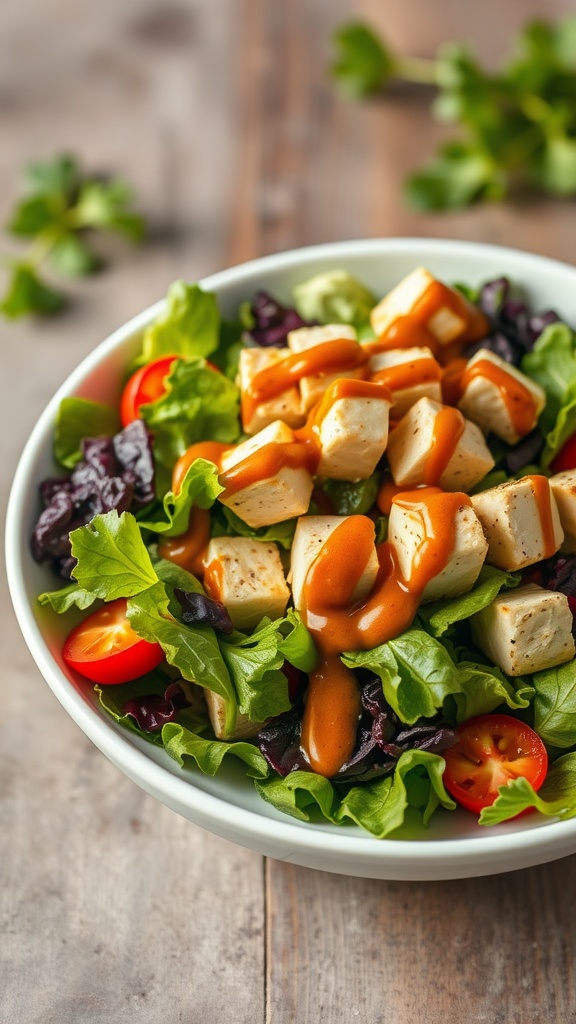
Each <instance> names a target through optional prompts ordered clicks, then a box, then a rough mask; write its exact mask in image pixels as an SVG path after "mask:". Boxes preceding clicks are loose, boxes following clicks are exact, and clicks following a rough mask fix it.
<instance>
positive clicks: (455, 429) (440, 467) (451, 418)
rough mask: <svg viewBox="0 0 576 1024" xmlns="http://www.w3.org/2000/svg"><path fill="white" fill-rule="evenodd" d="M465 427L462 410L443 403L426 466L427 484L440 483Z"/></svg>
mask: <svg viewBox="0 0 576 1024" xmlns="http://www.w3.org/2000/svg"><path fill="white" fill-rule="evenodd" d="M465 429H466V420H465V419H464V416H463V415H462V413H461V412H460V410H459V409H453V408H452V406H451V405H443V406H442V408H441V409H440V410H439V412H438V413H437V415H436V418H435V420H434V431H433V434H432V447H431V449H430V454H429V455H428V458H427V460H426V465H425V467H424V483H425V484H427V485H433V486H435V485H436V484H439V483H440V479H441V477H442V474H443V473H444V471H445V469H446V467H447V465H448V463H449V462H450V459H451V458H452V456H453V455H454V452H455V451H456V447H457V445H458V441H459V440H460V438H461V437H462V434H463V433H464V431H465Z"/></svg>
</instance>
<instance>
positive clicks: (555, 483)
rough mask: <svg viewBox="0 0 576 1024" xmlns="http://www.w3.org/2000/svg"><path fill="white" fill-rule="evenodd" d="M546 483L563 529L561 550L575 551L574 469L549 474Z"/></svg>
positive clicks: (575, 471)
mask: <svg viewBox="0 0 576 1024" xmlns="http://www.w3.org/2000/svg"><path fill="white" fill-rule="evenodd" d="M548 483H549V484H550V488H551V490H552V494H553V495H554V497H555V499H556V505H557V506H558V514H559V516H560V522H561V524H562V529H563V530H564V543H563V544H562V550H563V551H565V552H566V553H567V554H574V553H575V552H576V469H566V470H564V472H563V473H556V475H555V476H551V477H550V479H549V481H548Z"/></svg>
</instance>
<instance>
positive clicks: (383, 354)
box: [207, 268, 576, 738]
mask: <svg viewBox="0 0 576 1024" xmlns="http://www.w3.org/2000/svg"><path fill="white" fill-rule="evenodd" d="M436 285H438V288H437V294H438V296H439V299H438V303H437V305H436V307H433V306H432V307H430V308H428V306H429V304H428V306H427V305H426V302H425V301H424V300H425V299H426V297H427V296H429V295H430V294H431V292H430V289H434V287H435V286H436ZM454 295H455V293H452V292H451V290H450V289H447V288H446V287H445V286H443V285H440V283H439V282H436V281H435V279H434V278H433V277H432V275H431V274H430V273H429V272H428V271H427V270H425V269H424V268H418V269H417V270H415V271H414V272H413V273H411V274H410V275H409V276H408V277H406V278H405V279H404V280H403V281H401V282H400V284H399V285H397V287H395V288H394V289H393V290H392V291H391V292H390V293H389V294H388V295H386V296H385V298H383V299H382V300H381V302H379V303H378V305H377V306H376V307H375V308H374V309H373V310H372V314H371V324H372V327H373V330H374V332H375V334H376V336H377V339H379V340H377V342H374V343H371V342H361V343H360V342H357V336H356V332H355V330H354V328H352V327H348V326H343V325H341V324H327V325H323V326H318V327H303V328H300V329H298V330H294V331H292V332H290V334H289V336H288V346H287V348H285V349H261V348H245V349H243V350H242V353H241V356H240V366H239V378H238V380H239V385H240V387H241V389H242V391H243V392H246V389H248V388H249V386H250V385H251V383H252V382H253V381H254V380H255V378H256V377H257V376H258V374H260V373H261V371H263V370H267V369H268V368H269V367H275V366H277V367H281V365H282V362H283V361H284V360H286V359H290V358H291V357H293V356H294V354H295V353H306V352H308V351H309V350H311V349H317V348H318V347H319V346H320V347H321V346H323V345H325V344H327V343H330V342H335V341H339V340H343V341H346V342H347V343H348V345H349V343H350V342H356V343H357V344H358V345H359V346H361V349H360V356H361V357H360V359H359V366H358V368H355V369H349V370H344V371H342V372H339V373H332V372H329V373H324V374H322V373H317V374H310V375H308V376H304V377H301V378H300V379H299V380H297V381H296V383H293V382H292V378H291V379H290V382H289V383H288V386H287V387H286V389H285V390H284V391H282V392H281V393H279V394H277V395H276V397H274V398H271V399H270V400H267V401H264V402H261V403H260V404H259V405H257V407H256V409H255V410H254V409H253V408H251V407H250V404H249V403H245V404H243V428H244V431H245V434H246V435H248V438H247V439H246V440H243V441H241V442H240V443H239V444H237V445H236V446H234V447H233V448H231V449H230V450H229V451H227V452H226V454H225V455H224V456H223V457H222V462H221V467H220V468H221V482H223V483H224V485H225V487H226V490H225V491H224V493H223V494H222V495H221V497H220V499H219V500H220V501H221V502H222V503H223V504H224V505H226V506H227V507H228V508H230V509H231V510H233V511H234V512H235V513H236V514H237V515H238V516H239V517H240V518H241V519H242V520H243V521H244V522H245V523H247V524H248V526H249V527H252V528H255V529H258V528H260V527H266V526H270V525H272V524H275V523H281V522H283V521H285V520H291V519H297V526H296V531H295V535H294V540H293V544H292V549H291V555H290V566H289V575H288V582H289V584H290V588H289V586H288V582H287V581H286V578H285V569H284V567H283V562H282V558H281V556H280V552H279V550H278V548H277V546H276V545H275V544H270V543H264V542H258V541H253V540H250V539H246V538H240V537H224V538H214V539H213V540H212V541H211V542H210V545H209V548H208V554H207V565H208V570H207V586H208V590H209V593H210V594H211V595H212V596H213V597H215V598H217V599H218V600H219V601H222V602H223V603H224V604H225V606H226V607H227V609H228V611H229V613H230V616H231V619H232V622H233V623H234V625H235V626H236V627H237V628H240V629H249V628H251V627H253V626H255V625H256V624H257V623H258V621H259V620H260V619H261V617H262V616H264V615H268V616H270V617H272V618H275V617H278V616H281V615H283V614H284V613H285V609H286V607H287V604H288V602H289V600H290V594H291V598H292V602H293V604H294V606H295V608H296V609H298V610H301V609H302V608H303V602H304V589H305V582H306V578H307V576H308V573H309V571H310V569H311V567H312V565H313V564H314V562H315V560H316V558H317V557H318V555H319V553H320V551H321V550H322V548H323V546H324V544H325V543H326V542H327V540H328V538H329V537H330V536H331V534H332V533H333V531H334V530H335V529H336V528H337V527H338V525H339V524H340V523H341V522H342V519H343V517H342V516H336V515H315V514H312V515H308V514H307V513H308V511H309V508H310V503H311V498H312V492H313V488H314V486H315V483H317V484H319V485H320V486H321V484H322V479H323V478H328V479H333V480H340V481H350V482H352V483H354V482H357V481H362V480H367V479H368V478H369V477H371V476H372V474H373V473H374V471H375V469H376V468H379V469H382V470H384V472H386V471H388V472H389V473H390V474H391V477H392V480H393V482H394V485H396V488H399V489H400V490H407V491H412V492H413V489H414V488H418V487H421V486H423V485H426V484H430V483H433V484H437V485H438V486H439V487H440V488H441V489H442V490H443V491H445V492H465V493H468V492H470V491H472V490H473V489H474V488H475V487H476V485H477V484H479V483H480V481H481V480H482V479H483V478H484V477H485V476H486V475H487V473H489V471H490V470H491V469H492V468H493V467H494V458H493V456H492V454H491V451H490V449H489V447H488V445H487V443H486V435H488V434H495V435H496V436H497V437H499V438H501V439H502V440H504V441H505V442H507V443H508V444H516V443H517V442H518V441H519V440H520V439H521V437H522V436H524V435H525V434H527V433H528V432H529V431H531V430H532V429H533V427H534V426H535V425H536V423H537V420H538V417H539V415H540V413H541V411H542V409H543V406H544V402H545V395H544V392H543V391H542V389H541V388H540V387H539V386H538V385H537V384H535V383H534V382H533V381H531V380H530V379H529V378H528V377H526V376H525V374H523V373H521V372H520V371H519V370H517V369H516V368H515V367H513V366H510V365H509V364H508V363H505V362H504V361H503V360H501V359H500V358H499V357H498V356H496V355H494V353H493V352H491V351H489V350H487V349H481V350H480V351H478V352H476V354H475V355H474V356H473V357H472V358H471V359H470V360H469V361H468V363H467V365H466V366H465V368H464V370H463V376H462V385H461V390H460V393H459V397H458V398H454V399H453V401H454V402H456V401H457V408H455V407H451V408H450V410H449V412H450V416H451V417H453V418H452V420H450V419H449V417H448V412H447V407H446V406H443V405H442V373H443V371H442V367H441V366H440V364H439V363H438V362H436V359H439V360H440V361H442V360H443V356H442V352H446V351H448V347H449V346H452V345H453V343H455V342H456V341H458V340H459V339H464V340H466V339H468V340H470V334H466V332H467V330H468V329H469V321H468V320H467V312H466V310H467V303H466V301H465V300H464V299H463V298H462V297H461V296H456V297H454ZM451 296H452V297H451ZM423 310H424V311H425V312H423ZM412 315H414V322H415V324H416V325H417V327H418V329H417V330H415V335H414V340H413V342H412V347H410V346H409V345H408V347H398V348H392V347H390V346H389V345H388V344H383V342H382V339H384V337H385V336H386V337H388V336H390V334H389V332H390V331H391V329H392V328H393V327H394V326H395V325H397V324H398V323H399V322H402V323H403V324H404V325H405V322H406V318H409V317H410V316H412ZM423 332H424V334H423ZM426 332H427V335H426ZM426 336H428V337H430V339H431V341H430V345H431V346H432V349H431V348H429V347H427V342H426V340H424V341H423V338H424V339H425V337H426ZM371 345H372V347H371ZM292 362H294V360H293V359H292ZM419 368H420V370H419ZM342 378H345V379H347V380H349V381H351V382H352V383H353V382H354V381H360V382H373V383H369V384H368V385H366V384H364V383H362V385H360V384H354V386H351V387H349V386H348V385H346V387H345V388H344V389H341V390H340V391H335V390H334V387H332V385H333V384H334V381H336V380H341V379H342ZM495 381H496V383H495ZM376 384H378V385H379V386H378V388H377V389H376V391H377V392H378V393H376V392H375V391H366V393H363V392H362V387H364V388H365V389H367V388H368V387H374V388H375V387H376ZM328 389H330V390H328ZM514 389H516V390H514ZM332 392H334V395H335V397H334V400H333V401H332V400H331V396H332ZM268 393H269V392H268ZM514 394H516V395H520V396H522V395H524V396H528V397H527V401H526V403H525V409H524V412H525V415H524V420H523V421H522V422H523V426H522V430H521V431H519V428H518V424H519V422H520V421H519V418H518V415H516V413H517V410H515V409H514V408H513V407H512V406H511V404H510V403H511V399H510V396H511V395H514ZM323 397H324V400H323V401H322V404H321V405H319V403H320V402H321V400H322V399H323ZM530 403H532V405H531V404H530ZM319 410H320V411H319ZM526 410H527V411H526ZM389 416H390V417H391V422H390V423H389ZM447 422H450V423H453V424H454V425H455V429H454V431H453V444H452V446H451V447H450V446H448V447H449V449H450V451H449V457H448V459H447V461H446V462H445V464H441V466H440V470H441V472H440V475H439V478H438V479H435V480H433V479H430V466H431V465H432V464H433V465H434V466H436V465H437V450H438V444H439V441H438V437H439V436H440V434H441V432H442V430H444V432H446V428H445V424H446V423H447ZM301 428H304V429H301ZM311 431H312V432H313V435H314V444H315V445H316V449H317V461H316V463H313V462H312V463H311V462H310V461H306V459H302V461H301V462H300V463H299V462H298V460H297V459H296V460H294V459H292V460H291V459H286V460H285V461H284V462H283V460H282V458H280V459H278V460H277V462H276V463H275V461H274V458H269V456H271V455H273V454H274V453H275V452H276V453H277V452H279V451H280V449H282V450H284V449H285V450H286V451H287V450H288V449H290V450H291V451H292V450H293V449H297V448H298V446H299V445H302V446H304V445H306V444H309V443H310V432H311ZM307 450H308V449H307ZM259 464H262V465H264V466H266V467H267V468H266V472H265V474H264V475H263V476H259V475H258V473H257V472H252V470H253V469H254V467H255V466H257V465H259ZM234 474H236V478H238V479H239V478H240V477H242V479H244V477H245V481H246V482H244V483H243V484H242V486H239V487H238V486H229V485H228V481H229V480H230V479H231V477H234ZM452 500H453V499H452ZM430 536H431V527H430V523H429V522H428V521H427V507H426V503H425V501H421V502H419V501H418V500H417V495H414V493H412V494H411V496H410V498H409V500H406V501H404V502H402V500H398V501H394V502H393V503H392V507H391V512H390V516H389V523H388V541H389V543H390V544H391V545H392V546H393V548H394V550H395V556H396V562H397V565H398V566H399V570H400V572H401V575H402V578H403V579H404V580H410V578H411V576H412V573H413V572H414V571H415V567H416V566H417V565H418V562H419V559H420V557H421V552H422V550H423V549H424V547H425V545H426V543H427V539H428V538H429V537H430ZM453 537H454V540H453V549H452V551H451V553H450V555H449V558H448V561H447V562H446V563H445V564H444V565H443V567H441V569H440V570H439V571H438V572H437V573H436V575H435V576H433V577H432V578H431V579H430V580H429V582H428V583H427V585H426V587H425V589H424V591H423V593H422V600H423V601H435V600H440V599H451V598H454V597H457V596H458V595H460V594H463V593H466V592H467V591H469V590H470V589H471V588H472V587H473V586H474V584H475V582H476V580H477V578H478V575H479V573H480V570H481V568H482V566H483V564H484V562H487V563H488V564H489V565H493V566H496V567H498V568H500V569H504V570H507V571H517V570H521V569H523V568H525V567H526V566H530V565H533V564H534V563H536V562H539V561H541V560H542V559H543V558H548V557H550V556H551V555H552V554H553V553H554V552H556V551H558V550H559V549H560V547H561V546H563V550H565V551H571V552H575V551H576V470H571V471H569V472H564V473H559V474H557V475H556V476H553V477H552V478H551V479H550V481H549V483H548V482H546V480H545V478H543V477H531V476H527V477H525V478H522V479H520V480H515V481H510V482H508V483H504V484H501V485H499V486H497V487H491V488H489V489H486V490H483V491H480V492H479V493H478V494H475V495H473V496H472V497H471V504H470V501H469V500H463V501H462V504H461V506H459V507H458V508H457V511H456V513H455V516H454V533H453ZM378 571H379V563H378V555H377V550H376V546H374V549H373V552H372V554H371V556H370V558H369V560H368V562H367V564H366V567H365V570H364V572H363V574H362V577H361V579H360V581H359V583H358V586H357V588H356V593H355V595H354V601H355V602H362V601H363V600H365V599H366V598H367V597H368V596H369V594H370V593H371V591H372V590H373V588H374V586H375V583H376V579H377V576H378ZM471 621H472V629H473V637H474V641H475V643H476V644H477V646H478V647H479V648H480V649H481V650H482V651H483V652H484V653H485V654H487V655H488V656H489V657H490V658H492V660H493V661H494V662H495V664H496V665H498V666H499V667H500V668H501V669H502V670H503V671H504V672H507V673H508V674H510V675H513V676H515V675H519V674H521V673H523V672H534V671H537V670H539V669H544V668H547V667H549V666H551V665H556V664H560V663H562V662H564V661H568V660H569V659H571V658H572V657H574V653H575V651H574V641H573V638H572V614H571V611H570V607H569V605H568V600H567V598H566V597H564V596H563V595H562V594H560V593H555V592H550V591H547V590H544V589H542V588H541V587H539V586H536V585H525V586H521V587H519V588H518V589H517V590H510V591H507V592H505V593H501V594H500V596H498V597H497V598H496V599H495V600H494V601H493V602H492V603H491V604H490V605H489V606H488V607H487V608H485V609H484V610H483V611H481V612H478V613H477V614H476V615H475V616H474V617H473V619H472V620H471ZM208 699H209V702H210V704H211V707H210V711H211V716H212V720H213V724H214V728H215V730H216V733H217V735H218V736H221V735H223V732H222V730H223V728H224V726H223V721H224V718H223V708H222V706H221V702H219V698H217V697H215V696H214V695H213V694H209V695H208ZM257 728H258V724H257V725H256V727H254V723H249V722H244V721H242V719H241V717H240V720H239V723H238V725H237V730H236V732H235V735H236V736H242V735H250V734H251V732H254V731H257ZM227 738H229V737H227Z"/></svg>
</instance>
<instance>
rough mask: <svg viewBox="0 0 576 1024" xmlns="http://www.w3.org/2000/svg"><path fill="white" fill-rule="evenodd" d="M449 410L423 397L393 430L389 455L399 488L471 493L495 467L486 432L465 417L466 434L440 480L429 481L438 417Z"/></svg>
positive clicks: (455, 449) (456, 447) (393, 474)
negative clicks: (434, 486) (430, 486)
mask: <svg viewBox="0 0 576 1024" xmlns="http://www.w3.org/2000/svg"><path fill="white" fill-rule="evenodd" d="M446 408H448V407H446V406H442V405H440V404H439V403H438V402H433V401H431V399H429V398H420V399H419V401H418V402H416V404H415V405H413V406H412V407H411V408H410V409H409V410H408V412H407V413H406V415H405V416H403V418H402V419H401V420H400V422H399V423H398V424H397V425H396V427H395V428H394V430H392V431H391V433H390V437H389V438H388V448H387V455H388V461H389V463H390V469H391V472H392V476H393V478H394V483H395V484H397V486H399V487H411V486H415V485H416V484H422V483H427V482H429V483H432V482H434V483H439V485H440V487H442V488H443V489H444V490H445V491H469V490H471V488H472V487H474V485H475V484H477V483H478V481H479V480H481V479H482V477H484V476H486V473H488V472H489V471H490V470H491V469H492V467H493V466H494V459H493V458H492V454H491V452H490V450H489V448H488V447H487V445H486V442H485V440H484V437H483V436H482V431H481V430H480V428H479V427H477V426H476V424H475V423H470V421H469V420H465V419H464V417H462V419H464V432H463V433H462V435H461V436H460V437H459V438H458V440H457V441H456V444H455V447H454V450H453V451H452V453H451V454H450V457H449V458H448V460H447V462H446V465H445V468H444V469H443V471H442V472H441V474H440V479H439V480H434V481H432V480H429V479H428V474H427V466H428V465H429V460H430V459H431V457H432V454H433V452H434V450H435V429H436V426H437V417H438V415H439V414H440V413H441V411H442V410H443V409H446ZM453 412H456V410H453ZM443 415H444V413H443ZM459 422H460V421H459Z"/></svg>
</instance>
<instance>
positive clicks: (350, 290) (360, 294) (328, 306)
mask: <svg viewBox="0 0 576 1024" xmlns="http://www.w3.org/2000/svg"><path fill="white" fill-rule="evenodd" d="M294 305H295V307H296V309H297V311H298V313H299V314H300V316H301V317H302V318H303V319H304V320H313V321H314V320H316V321H318V323H321V324H352V325H353V326H354V327H360V325H361V324H365V323H366V321H367V320H368V318H369V316H370V310H371V309H372V308H373V307H374V306H375V305H376V296H375V295H373V294H372V292H371V291H369V289H368V288H366V286H365V285H363V284H362V282H361V281H358V280H357V278H355V277H353V276H352V274H349V273H348V271H347V270H327V271H324V273H322V274H316V276H315V277H312V278H310V280H308V281H303V282H302V283H301V284H298V285H296V287H295V288H294Z"/></svg>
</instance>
